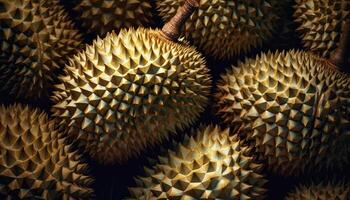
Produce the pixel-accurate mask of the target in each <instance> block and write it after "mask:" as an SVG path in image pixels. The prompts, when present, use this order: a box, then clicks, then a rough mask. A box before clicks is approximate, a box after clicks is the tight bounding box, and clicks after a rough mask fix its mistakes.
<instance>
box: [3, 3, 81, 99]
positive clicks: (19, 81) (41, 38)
mask: <svg viewBox="0 0 350 200" xmlns="http://www.w3.org/2000/svg"><path fill="white" fill-rule="evenodd" d="M80 44H81V35H80V34H79V33H78V31H77V30H76V29H75V28H74V26H73V23H72V22H71V21H70V19H69V18H68V16H67V14H66V13H65V11H64V10H63V8H62V7H61V6H59V5H58V3H57V1H56V0H13V1H9V0H0V92H2V93H4V94H6V95H9V96H10V97H11V98H15V99H30V100H37V99H45V98H48V97H49V94H48V93H49V91H50V89H52V84H53V80H54V79H55V78H57V77H56V76H57V75H56V74H57V71H56V70H58V69H59V68H62V67H63V66H64V65H65V61H66V60H65V58H66V56H68V55H70V54H71V53H72V52H74V51H75V49H77V48H78V46H79V45H80Z"/></svg>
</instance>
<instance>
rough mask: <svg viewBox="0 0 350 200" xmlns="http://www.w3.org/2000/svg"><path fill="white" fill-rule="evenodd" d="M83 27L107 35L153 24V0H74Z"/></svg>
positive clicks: (88, 31) (85, 29)
mask: <svg viewBox="0 0 350 200" xmlns="http://www.w3.org/2000/svg"><path fill="white" fill-rule="evenodd" d="M74 1H75V6H74V8H73V10H74V11H75V12H76V13H77V15H78V19H79V21H80V22H81V23H80V24H81V27H82V28H83V29H84V31H86V32H87V33H93V34H94V35H99V36H100V37H101V36H105V35H106V34H107V33H108V32H110V31H112V30H118V31H119V30H120V29H122V28H131V27H134V28H137V27H148V26H150V25H152V21H153V20H152V17H153V14H152V5H151V0H74Z"/></svg>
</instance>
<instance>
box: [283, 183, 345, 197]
mask: <svg viewBox="0 0 350 200" xmlns="http://www.w3.org/2000/svg"><path fill="white" fill-rule="evenodd" d="M349 198H350V187H349V185H346V184H327V185H324V184H319V185H313V184H312V185H310V186H299V187H298V188H297V189H296V190H295V191H294V192H292V193H290V194H289V195H288V196H287V197H286V198H285V200H305V199H308V200H330V199H334V200H349Z"/></svg>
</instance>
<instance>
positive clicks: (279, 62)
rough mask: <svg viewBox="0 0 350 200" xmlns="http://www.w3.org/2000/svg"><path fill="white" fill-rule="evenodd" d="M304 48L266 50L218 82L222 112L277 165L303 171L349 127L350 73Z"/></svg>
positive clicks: (285, 171)
mask: <svg viewBox="0 0 350 200" xmlns="http://www.w3.org/2000/svg"><path fill="white" fill-rule="evenodd" d="M330 65H331V64H330V63H329V62H328V61H326V60H324V59H322V58H319V57H317V56H314V55H312V54H310V53H307V52H303V51H293V50H292V51H288V52H276V53H267V54H261V55H260V56H258V57H257V58H256V59H255V60H253V59H248V60H246V61H245V62H244V63H240V64H238V66H237V67H232V68H231V69H230V70H228V72H227V74H224V75H223V76H222V80H221V81H220V83H219V85H218V92H217V95H216V96H217V101H218V106H217V107H218V114H219V115H220V116H222V118H223V120H224V121H225V122H226V123H229V124H233V123H240V124H243V126H244V128H243V132H244V133H242V135H244V137H246V138H248V139H250V140H252V141H253V143H254V145H255V147H256V148H257V149H258V151H259V152H260V153H262V154H263V157H264V158H266V159H267V163H268V165H269V166H270V168H272V169H273V170H274V171H276V172H278V173H281V174H285V175H289V174H293V173H297V172H298V171H299V172H300V171H302V170H304V169H305V167H308V166H310V163H309V162H308V161H311V162H315V160H317V159H316V158H318V159H320V158H322V155H324V154H326V153H328V152H330V151H331V149H332V148H333V147H332V145H333V144H334V142H336V141H337V138H338V137H339V136H340V135H343V134H345V132H348V131H349V130H350V129H349V127H350V121H349V119H350V118H349V116H350V75H348V74H345V73H342V72H339V71H337V70H335V69H333V68H331V67H330Z"/></svg>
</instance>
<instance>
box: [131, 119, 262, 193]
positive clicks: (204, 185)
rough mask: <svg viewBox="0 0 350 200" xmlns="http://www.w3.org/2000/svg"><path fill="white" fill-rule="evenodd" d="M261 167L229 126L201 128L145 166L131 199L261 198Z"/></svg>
mask: <svg viewBox="0 0 350 200" xmlns="http://www.w3.org/2000/svg"><path fill="white" fill-rule="evenodd" d="M261 169H262V165H261V164H259V163H256V162H255V161H254V159H253V157H251V149H250V148H248V147H245V146H243V145H241V144H240V141H239V140H238V139H237V137H236V136H235V135H232V132H231V131H230V130H229V129H225V130H222V129H220V128H219V127H217V126H215V127H214V126H208V127H202V128H200V129H199V130H198V131H197V134H196V135H195V136H193V137H191V138H189V137H185V139H184V141H183V142H182V143H181V144H179V145H178V146H177V147H176V150H175V151H169V152H168V153H167V155H166V156H164V157H163V156H160V157H159V159H158V164H156V165H154V166H153V167H152V168H151V169H149V168H146V169H145V172H146V175H145V176H144V177H139V178H137V179H136V182H137V187H135V188H130V189H129V190H130V194H131V198H130V199H180V198H181V199H263V198H264V196H265V192H266V190H265V188H264V185H265V183H266V180H265V179H264V176H263V175H262V174H261Z"/></svg>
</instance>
